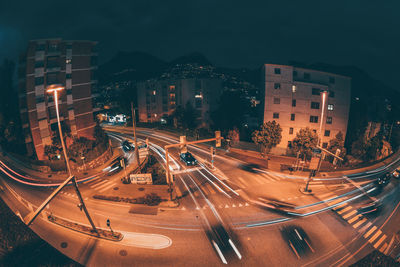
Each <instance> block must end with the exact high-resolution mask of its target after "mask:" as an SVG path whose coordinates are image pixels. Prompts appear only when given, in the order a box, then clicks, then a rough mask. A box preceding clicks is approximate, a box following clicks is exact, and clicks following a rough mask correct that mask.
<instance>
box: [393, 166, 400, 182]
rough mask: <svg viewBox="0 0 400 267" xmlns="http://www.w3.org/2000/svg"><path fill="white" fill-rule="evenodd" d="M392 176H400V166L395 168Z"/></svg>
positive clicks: (397, 177)
mask: <svg viewBox="0 0 400 267" xmlns="http://www.w3.org/2000/svg"><path fill="white" fill-rule="evenodd" d="M392 176H393V177H394V178H396V179H399V177H400V167H398V168H397V169H395V170H394V171H393V172H392Z"/></svg>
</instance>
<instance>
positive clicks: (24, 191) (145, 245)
mask: <svg viewBox="0 0 400 267" xmlns="http://www.w3.org/2000/svg"><path fill="white" fill-rule="evenodd" d="M121 132H123V131H121ZM149 134H151V135H149ZM118 135H119V136H121V138H122V139H123V138H127V137H126V136H124V135H123V133H120V134H118ZM139 135H140V136H139V137H141V138H145V137H149V139H150V143H151V144H152V146H153V148H154V149H156V150H158V151H159V152H160V155H158V158H159V160H163V159H162V156H163V150H162V148H163V146H164V145H166V144H170V143H173V142H176V141H177V140H176V138H174V137H172V136H166V135H165V134H160V133H152V132H149V131H147V130H146V131H139ZM114 142H116V143H115V144H116V145H118V141H117V140H114ZM189 151H191V152H192V153H193V154H194V155H195V157H196V158H197V159H198V160H199V161H200V163H201V165H200V166H195V167H187V166H185V165H184V164H182V162H180V161H179V152H178V151H177V150H171V155H172V158H174V159H175V161H176V164H175V163H174V164H173V166H175V167H173V168H174V169H173V172H174V173H175V183H176V186H177V187H178V188H179V190H180V191H181V192H183V193H184V197H183V198H182V199H181V205H180V207H179V208H177V209H170V210H165V211H163V212H159V213H158V214H157V215H154V216H152V215H140V214H132V213H129V210H130V208H131V205H128V204H123V203H110V202H106V201H101V200H95V199H93V198H91V196H92V195H93V194H95V193H99V192H100V193H102V192H107V190H110V189H112V188H113V187H114V186H116V185H117V184H118V183H119V182H120V181H119V179H120V176H121V173H119V174H117V175H116V176H101V177H99V178H96V179H95V180H93V181H91V182H88V183H84V184H81V185H80V189H81V192H82V195H83V197H84V198H85V201H86V204H87V206H88V209H89V212H90V214H91V215H92V217H93V220H94V223H95V225H96V226H98V227H101V228H104V229H107V226H106V220H107V219H110V220H111V226H112V228H113V230H114V231H119V232H121V233H123V234H124V239H123V240H122V241H120V242H113V241H107V240H101V239H100V240H99V239H96V238H92V237H89V236H87V235H84V234H80V233H77V232H74V231H71V230H69V229H66V228H63V227H60V226H57V225H54V224H52V223H50V222H48V220H47V219H46V218H45V217H44V216H43V217H42V216H39V217H38V218H37V219H36V221H35V222H34V224H33V225H32V226H31V228H32V229H33V230H34V231H35V232H36V233H37V234H38V235H39V236H41V237H42V238H43V239H44V240H46V241H47V242H48V243H50V244H51V245H53V246H54V247H55V248H57V249H58V250H60V251H61V252H62V253H64V254H66V255H67V256H69V257H71V258H73V259H74V260H76V261H78V262H80V263H82V264H84V265H87V266H136V265H137V266H165V265H166V266H205V265H207V266H219V265H224V264H223V263H224V261H226V262H227V263H228V264H229V265H230V266H242V265H246V266H329V265H335V266H342V265H343V266H347V265H350V264H352V263H354V262H356V261H357V260H359V259H360V258H362V257H363V256H365V255H366V254H368V253H369V252H371V251H372V250H373V249H378V250H381V251H382V252H384V253H385V254H387V255H390V256H393V257H396V256H397V255H395V254H396V253H398V252H397V250H396V246H398V245H399V241H398V240H397V239H396V234H397V232H398V231H399V230H400V229H399V225H400V218H399V217H400V215H399V211H398V210H399V203H400V202H399V201H400V199H399V196H400V192H399V181H398V180H395V179H392V181H391V182H390V183H389V185H387V186H386V187H384V188H383V190H381V191H380V192H378V190H377V189H374V186H373V185H372V184H371V180H373V179H375V177H376V176H377V175H379V173H376V175H375V176H369V177H368V179H360V180H357V181H354V182H353V183H350V182H348V181H345V179H343V180H337V181H335V182H334V183H332V182H331V181H329V182H324V181H315V182H313V183H312V184H311V186H310V188H311V189H312V190H313V193H314V194H313V195H304V194H302V193H301V192H300V190H299V189H301V187H302V186H304V177H295V176H293V177H288V176H287V175H286V176H282V175H280V174H278V173H271V172H269V171H268V170H260V171H259V172H257V173H254V172H249V171H245V170H243V169H242V168H241V164H243V162H241V161H238V160H235V159H233V158H226V157H223V156H217V157H216V158H215V166H216V168H217V169H216V170H213V171H211V170H209V169H208V168H205V165H207V163H206V162H205V161H207V160H209V158H210V155H209V149H208V148H207V147H205V146H198V147H196V148H194V147H189ZM128 156H129V155H128ZM133 158H134V156H131V158H130V161H131V162H132V160H133ZM202 165H204V167H202ZM177 166H179V170H178V167H177ZM360 175H362V174H360ZM0 185H1V187H2V188H1V189H2V190H1V191H0V196H1V197H2V198H3V199H4V200H5V202H6V203H7V204H8V205H9V206H10V207H11V208H12V210H13V211H14V212H15V213H16V214H20V215H21V216H22V217H23V216H25V215H26V214H28V212H29V211H30V210H32V209H34V208H35V207H37V206H39V205H40V203H41V202H42V201H43V200H44V199H45V198H46V197H47V196H48V195H49V194H50V193H51V191H52V190H53V189H51V188H33V187H30V186H26V185H21V184H19V183H17V182H14V181H13V180H11V179H9V178H8V177H7V176H6V175H4V174H2V179H1V180H0ZM360 188H361V190H360ZM365 192H369V194H370V195H371V197H366V196H365ZM371 198H375V199H380V200H381V201H382V203H383V205H382V207H383V208H382V209H381V210H380V211H379V212H377V213H376V214H372V215H368V216H367V215H365V216H360V215H358V214H357V211H356V210H357V208H359V207H361V206H363V205H364V204H365V203H367V202H368V201H370V200H371ZM271 201H279V202H283V203H287V204H290V205H293V206H294V208H293V209H290V211H291V213H292V214H288V213H287V212H281V211H277V210H274V209H273V208H271V207H270V206H269V203H271ZM77 204H78V199H77V198H76V196H75V194H74V191H73V190H72V188H66V189H65V190H63V192H62V193H61V194H59V196H57V197H56V198H55V199H54V200H53V201H52V202H51V204H50V205H49V207H47V208H46V209H45V212H46V213H48V214H49V213H52V214H54V215H56V216H60V217H64V218H68V219H69V220H72V221H75V222H79V223H82V224H88V222H87V220H86V218H85V216H84V213H82V212H81V211H80V210H79V208H78V207H77ZM284 225H296V226H299V227H302V228H303V229H304V230H305V232H306V233H307V234H308V235H309V237H310V240H311V242H312V244H311V245H312V247H313V249H314V252H313V253H312V252H311V253H309V254H308V255H306V256H304V257H302V258H300V259H298V258H297V256H296V255H295V254H294V253H293V251H292V250H291V249H290V248H289V246H288V244H287V243H286V242H285V240H284V239H283V238H282V236H281V233H280V228H281V227H282V226H284ZM229 240H230V241H229ZM232 243H233V245H232ZM65 244H67V245H65ZM215 244H216V245H217V246H216V245H215Z"/></svg>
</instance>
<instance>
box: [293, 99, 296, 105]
mask: <svg viewBox="0 0 400 267" xmlns="http://www.w3.org/2000/svg"><path fill="white" fill-rule="evenodd" d="M295 106H296V99H292V107H295Z"/></svg>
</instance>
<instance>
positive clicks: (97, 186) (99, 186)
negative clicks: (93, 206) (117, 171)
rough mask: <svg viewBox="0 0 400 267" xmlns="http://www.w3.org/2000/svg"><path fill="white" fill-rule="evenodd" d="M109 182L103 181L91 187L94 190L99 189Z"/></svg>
mask: <svg viewBox="0 0 400 267" xmlns="http://www.w3.org/2000/svg"><path fill="white" fill-rule="evenodd" d="M110 183H111V182H110V181H105V182H104V183H102V184H98V185H96V186H93V187H92V188H93V189H96V190H99V189H101V188H103V187H104V186H107V185H109V184H110Z"/></svg>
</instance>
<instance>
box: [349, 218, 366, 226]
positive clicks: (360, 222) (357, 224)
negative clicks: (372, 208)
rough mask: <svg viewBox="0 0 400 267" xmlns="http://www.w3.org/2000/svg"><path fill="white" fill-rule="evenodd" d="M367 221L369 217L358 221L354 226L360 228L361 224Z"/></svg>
mask: <svg viewBox="0 0 400 267" xmlns="http://www.w3.org/2000/svg"><path fill="white" fill-rule="evenodd" d="M366 221H367V218H363V219H362V220H361V221H358V223H356V224H354V225H352V226H353V227H354V228H358V227H359V226H360V225H362V224H363V223H365V222H366Z"/></svg>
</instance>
